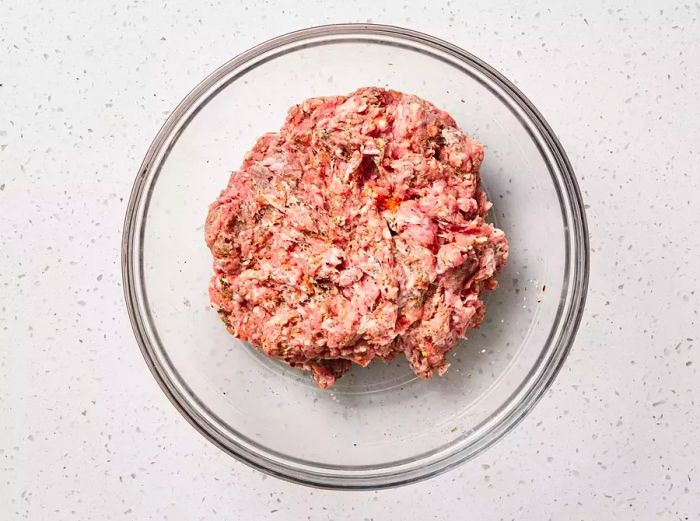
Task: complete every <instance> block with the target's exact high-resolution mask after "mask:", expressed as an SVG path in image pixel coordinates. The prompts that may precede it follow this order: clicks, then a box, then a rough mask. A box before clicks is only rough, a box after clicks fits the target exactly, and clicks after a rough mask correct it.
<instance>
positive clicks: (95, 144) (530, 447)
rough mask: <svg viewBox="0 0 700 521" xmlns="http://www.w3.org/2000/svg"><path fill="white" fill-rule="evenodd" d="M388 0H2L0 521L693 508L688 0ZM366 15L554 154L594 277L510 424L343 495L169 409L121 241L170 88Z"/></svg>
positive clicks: (699, 83)
mask: <svg viewBox="0 0 700 521" xmlns="http://www.w3.org/2000/svg"><path fill="white" fill-rule="evenodd" d="M195 4H199V5H200V6H201V7H194V5H195ZM234 4H236V5H234ZM406 4H409V5H404V2H390V1H386V2H376V1H367V2H353V1H350V0H348V1H345V2H342V3H339V5H338V7H337V8H336V9H333V10H330V9H328V8H327V7H325V8H324V7H322V6H321V5H320V4H319V5H318V6H314V5H312V4H311V3H307V4H303V5H302V3H296V4H290V3H287V2H264V1H261V2H248V3H247V5H243V4H238V3H234V2H206V3H198V2H184V1H164V2H139V1H132V2H128V3H126V2H116V3H112V2H83V1H77V0H69V1H65V2H60V3H57V2H54V3H53V7H50V6H49V3H48V2H20V1H19V0H17V1H15V0H0V13H1V15H0V415H1V416H0V518H1V519H3V520H4V519H24V518H27V519H81V520H88V519H100V520H102V519H121V518H127V519H128V518H132V519H188V520H194V519H256V520H262V519H271V520H281V519H289V520H297V519H302V520H304V519H310V520H331V519H332V520H342V519H349V520H350V519H351V520H366V519H372V520H375V521H378V520H388V519H401V520H405V519H421V520H424V519H439V520H445V519H459V520H463V519H508V520H510V519H517V520H521V519H527V520H537V521H539V520H546V519H594V520H599V519H629V520H638V519H656V518H659V519H681V520H683V519H700V452H698V440H699V439H700V404H699V403H698V400H700V398H699V397H700V325H699V323H698V321H699V317H698V309H700V267H699V266H700V264H699V262H698V255H699V254H700V233H699V232H698V229H699V228H700V195H699V194H700V166H699V165H700V152H699V151H698V150H699V148H698V147H699V145H700V123H699V122H700V94H699V93H700V67H699V66H698V64H699V63H700V5H699V4H697V3H693V2H688V3H687V5H686V4H685V3H683V2H680V3H678V2H659V3H658V4H659V6H660V5H661V4H663V8H660V7H659V6H657V7H653V8H652V7H642V5H641V3H639V2H635V3H632V2H630V3H624V4H623V3H620V4H617V5H614V4H612V3H603V2H595V5H593V3H592V2H587V4H590V5H588V6H587V7H586V8H585V9H584V8H574V7H563V6H559V5H557V4H559V3H555V2H552V3H551V5H548V4H546V3H539V2H532V1H528V2H517V4H518V5H516V3H514V2H501V1H495V2H482V5H481V6H471V7H460V5H461V3H460V2H456V1H453V2H446V3H440V2H436V3H431V5H430V7H428V3H417V2H410V3H409V2H406ZM367 20H371V21H374V22H380V23H390V24H396V25H404V26H408V27H411V28H414V29H418V30H422V31H425V32H428V33H431V34H434V35H436V36H439V37H442V38H444V39H447V40H450V41H452V42H454V43H456V44H458V45H460V46H462V47H464V48H466V49H468V50H470V51H472V52H473V53H475V54H476V55H478V56H480V57H481V58H483V59H485V60H486V61H488V62H489V63H491V64H492V65H493V66H495V67H496V68H498V69H500V70H501V71H502V72H503V73H505V74H506V75H507V76H508V77H509V78H511V79H512V80H513V81H515V83H516V84H517V85H518V86H519V87H520V88H521V89H522V90H523V91H524V92H525V93H526V95H528V96H529V97H530V99H531V100H532V101H533V102H534V103H535V105H536V106H538V108H539V109H540V110H541V111H542V113H543V114H544V115H545V117H546V118H547V119H548V120H549V122H550V123H551V125H552V127H553V128H554V129H555V131H556V132H557V133H558V135H559V137H560V139H561V141H562V143H563V145H564V147H565V148H566V150H567V151H568V153H569V157H570V159H571V161H572V163H573V166H574V168H575V170H576V172H577V175H578V178H579V181H580V184H581V188H582V190H583V193H584V196H585V199H586V203H587V207H588V217H589V223H590V231H591V246H592V271H591V289H590V293H589V301H588V306H587V309H586V314H585V317H584V320H583V324H582V327H581V331H580V332H579V335H578V339H577V341H576V344H575V346H574V349H573V351H572V353H571V356H570V357H569V359H568V361H567V363H566V366H565V368H564V370H563V371H562V373H561V375H560V376H559V378H558V380H557V382H556V383H555V385H554V386H553V388H552V389H551V390H550V391H549V393H548V394H547V396H546V397H545V398H544V399H543V400H542V401H541V402H540V403H539V405H538V406H537V407H536V408H535V410H534V412H533V413H532V414H530V415H529V416H528V417H527V418H526V420H525V421H524V422H523V423H522V424H521V425H520V426H519V427H518V428H517V429H516V430H515V431H514V432H512V433H511V434H509V435H508V436H507V437H506V438H505V439H504V440H503V441H501V442H500V443H498V444H497V445H496V446H495V447H493V448H491V449H490V450H488V451H487V452H486V453H485V454H483V455H482V456H480V457H478V458H477V459H476V460H473V461H471V462H469V463H467V464H465V465H464V466H462V467H460V468H459V469H457V470H454V471H451V472H449V473H447V474H445V475H442V476H440V477H438V478H435V479H432V480H430V481H427V482H423V483H419V484H417V485H412V486H407V487H403V488H399V489H394V490H386V491H381V492H369V493H341V492H327V491H321V490H314V489H308V488H304V487H301V486H297V485H293V484H289V483H286V482H282V481H279V480H277V479H273V478H268V477H266V476H264V475H262V474H260V473H258V472H256V471H254V470H251V469H249V468H247V467H246V466H244V465H242V464H240V463H238V462H236V461H234V460H232V459H231V458H229V457H226V456H224V455H223V454H222V453H221V452H220V451H219V450H218V449H216V448H215V447H214V446H212V445H210V444H209V443H208V442H207V441H205V440H204V438H202V437H201V436H200V435H199V434H198V433H197V432H196V431H195V430H194V429H192V427H190V426H189V425H188V424H187V422H185V421H184V420H183V419H182V418H181V417H180V416H179V415H178V414H177V413H176V411H175V409H174V408H173V407H172V406H171V405H170V403H168V401H167V399H166V398H165V396H164V395H163V393H162V392H161V390H160V389H159V388H158V386H157V384H156V383H155V381H154V380H153V378H152V377H151V375H150V373H149V372H148V369H147V368H146V365H145V364H144V362H143V359H142V357H141V354H140V352H139V350H138V348H137V346H136V343H135V341H134V338H133V336H132V332H131V329H130V326H129V323H128V319H127V316H126V312H125V306H124V303H123V297H122V288H121V273H120V266H119V248H120V235H121V228H122V219H123V216H124V211H125V207H126V200H127V197H128V194H129V191H130V189H131V184H132V181H133V178H134V175H135V173H136V171H137V169H138V166H139V164H140V161H141V159H142V157H143V155H144V153H145V151H146V149H147V147H148V145H149V144H150V142H151V139H152V138H153V137H154V135H155V133H156V131H157V130H158V128H159V126H160V125H161V123H162V122H163V121H164V119H165V117H166V116H167V115H168V113H169V111H170V110H172V109H173V108H174V107H175V105H176V104H177V103H178V102H179V101H180V99H181V98H182V97H183V96H184V95H185V94H186V93H187V92H188V91H189V89H190V88H191V87H192V86H194V85H195V84H196V83H197V82H198V81H199V80H200V79H202V78H203V77H204V76H206V74H207V73H209V72H210V71H211V70H213V69H214V68H215V67H216V66H218V65H220V64H221V63H223V62H225V61H226V60H227V59H229V58H230V57H232V56H233V55H235V54H237V53H238V52H240V51H242V50H244V49H246V48H248V47H250V46H252V45H253V44H255V43H258V42H260V41H261V40H264V39H267V38H269V37H272V36H275V35H277V34H279V33H283V32H287V31H289V30H292V29H297V28H301V27H304V26H309V25H318V24H322V23H330V22H338V21H367Z"/></svg>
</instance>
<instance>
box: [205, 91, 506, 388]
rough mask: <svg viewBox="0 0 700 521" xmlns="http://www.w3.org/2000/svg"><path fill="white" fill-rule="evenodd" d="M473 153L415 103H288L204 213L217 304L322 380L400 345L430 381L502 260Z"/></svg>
mask: <svg viewBox="0 0 700 521" xmlns="http://www.w3.org/2000/svg"><path fill="white" fill-rule="evenodd" d="M483 157H484V151H483V148H482V146H481V145H480V144H479V143H477V142H476V141H474V140H473V139H470V138H469V137H467V136H466V135H465V134H464V133H462V132H461V131H460V130H459V129H458V128H457V125H456V123H455V122H454V120H453V119H452V118H451V117H450V116H449V115H448V114H447V113H445V112H443V111H441V110H439V109H438V108H436V107H435V106H434V105H432V104H431V103H429V102H427V101H425V100H422V99H420V98H418V97H416V96H411V95H407V94H403V93H400V92H396V91H391V90H384V89H379V88H371V87H370V88H362V89H359V90H357V91H355V92H354V93H352V94H350V95H348V96H333V97H324V98H312V99H308V100H306V101H304V102H303V103H301V104H299V105H296V106H294V107H292V108H291V110H290V111H289V114H288V116H287V120H286V122H285V124H284V125H283V127H282V128H281V130H280V132H279V133H274V134H266V135H264V136H262V137H261V138H259V139H258V141H257V143H256V144H255V145H254V147H253V149H252V150H251V151H250V152H248V154H247V155H246V156H245V159H244V161H243V164H242V166H241V168H240V170H238V171H236V172H234V173H233V174H232V175H231V179H230V181H229V183H228V186H227V187H226V189H225V190H224V191H223V192H222V193H221V195H220V196H219V198H218V199H217V200H216V201H215V202H214V203H213V204H212V205H211V207H210V209H209V214H208V216H207V221H206V229H205V239H206V242H207V245H208V246H209V248H210V249H211V252H212V254H213V256H214V276H213V277H212V280H211V285H210V288H209V294H210V297H211V301H212V304H213V306H214V307H215V308H216V309H217V310H218V312H219V314H220V315H221V318H222V319H223V321H224V323H225V324H226V326H227V328H228V329H229V331H230V332H231V333H232V334H233V335H235V336H237V337H238V338H240V339H242V340H246V341H248V342H250V343H252V344H254V345H255V346H256V347H258V348H259V349H261V350H262V351H263V352H265V353H266V354H267V355H269V356H272V357H275V358H279V359H281V360H284V361H285V362H287V363H288V364H290V365H292V366H294V367H299V368H302V369H306V370H309V371H311V373H312V374H313V376H314V378H315V379H316V381H317V382H318V384H319V385H320V386H321V387H328V386H330V385H332V384H333V383H334V382H335V380H336V379H337V378H339V377H340V376H342V375H343V374H344V373H345V372H347V371H348V370H349V369H350V366H351V363H352V362H355V363H357V364H359V365H361V366H366V365H367V364H369V363H370V362H371V361H372V360H374V359H375V358H380V359H383V360H388V359H390V358H392V357H393V356H394V355H396V354H397V353H399V352H403V353H404V354H405V356H406V358H407V359H408V361H409V363H410V364H411V367H412V369H413V371H414V372H415V373H416V374H417V375H418V376H420V377H422V378H430V377H431V376H432V375H433V374H434V372H435V371H437V372H438V373H440V374H442V373H443V372H444V371H445V370H446V369H447V367H448V366H449V364H448V362H447V360H446V354H447V352H448V351H449V350H450V349H452V348H453V347H454V346H455V344H456V343H457V341H458V339H459V338H460V337H462V336H464V334H465V332H466V331H467V330H468V329H470V328H473V327H476V326H478V325H479V324H480V323H481V321H482V320H483V317H484V304H483V302H482V301H481V300H480V298H479V297H480V295H481V293H482V292H483V291H484V290H490V289H494V288H495V287H496V280H495V277H496V275H497V274H498V272H499V271H500V270H501V268H502V267H503V265H504V264H505V262H506V259H507V257H508V243H507V240H506V237H505V234H504V233H503V232H502V231H501V230H499V229H497V228H494V227H493V226H492V225H491V224H488V223H487V222H485V218H486V215H487V212H488V211H489V208H490V207H491V203H490V202H489V201H488V200H487V198H486V194H485V193H484V192H483V190H482V189H481V183H480V177H479V166H480V165H481V162H482V160H483Z"/></svg>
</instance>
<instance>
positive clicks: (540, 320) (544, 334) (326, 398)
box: [122, 24, 588, 489]
mask: <svg viewBox="0 0 700 521" xmlns="http://www.w3.org/2000/svg"><path fill="white" fill-rule="evenodd" d="M370 85H374V86H387V87H390V88H392V89H396V90H400V91H404V92H408V93H413V94H417V95H418V96H421V97H423V98H425V99H428V100H430V101H432V102H433V103H435V104H436V105H438V106H439V107H440V108H442V109H444V110H447V111H448V112H449V113H450V114H452V116H454V118H455V119H456V120H457V122H458V124H459V125H460V126H461V128H462V129H463V130H464V131H465V132H467V133H468V134H470V135H472V136H474V137H476V138H477V139H478V140H479V141H480V142H481V143H483V144H484V146H485V149H486V158H485V162H484V165H483V168H482V176H483V181H484V185H485V188H486V190H487V191H488V193H489V196H490V198H491V200H492V201H493V202H494V205H495V206H494V212H493V216H492V219H493V220H494V221H495V222H496V223H497V225H498V226H499V227H500V228H503V229H504V230H505V231H506V233H507V234H508V237H509V240H510V251H511V254H510V260H509V263H508V266H507V268H506V269H505V271H503V273H502V274H501V276H500V286H499V288H498V289H497V290H496V291H495V292H493V293H491V294H489V295H488V297H487V312H486V320H485V322H484V323H483V325H482V326H481V327H480V328H479V329H478V330H474V331H471V332H469V338H468V340H464V341H463V342H462V345H460V346H458V347H457V348H456V349H455V350H454V351H453V354H452V355H451V356H452V360H451V363H452V366H451V368H450V370H449V371H448V372H447V374H446V375H445V376H443V377H436V378H434V379H433V380H431V381H422V380H419V379H417V378H416V377H415V376H414V375H413V373H411V371H410V369H409V367H408V364H407V363H406V362H405V360H403V359H402V357H397V358H396V359H395V361H393V362H391V363H382V362H375V363H373V364H371V365H370V367H369V368H367V369H361V368H359V367H358V368H355V369H353V370H352V371H351V372H350V373H349V374H347V375H346V376H345V377H344V378H342V379H341V380H340V381H339V382H338V383H337V384H336V385H335V386H334V387H333V388H331V389H330V390H321V389H319V388H317V387H316V385H315V384H314V383H313V381H312V380H311V378H310V376H309V375H308V374H307V373H302V372H300V371H297V370H295V369H291V368H289V367H287V366H285V365H284V364H282V363H280V362H276V361H274V360H270V359H268V358H266V357H265V356H263V355H261V354H260V353H259V352H257V351H256V350H255V349H253V348H252V347H251V346H249V345H247V344H245V343H243V342H240V341H238V340H236V339H234V338H233V337H232V336H231V335H229V334H228V333H227V332H226V330H225V328H224V326H223V324H222V323H221V321H220V320H219V318H218V316H217V314H216V313H215V312H214V311H213V310H212V309H211V308H210V306H209V302H208V296H207V285H208V283H209V277H210V275H211V272H212V270H211V255H210V253H209V251H208V249H207V247H206V246H205V244H204V239H203V224H204V219H205V216H206V214H207V206H208V204H209V203H211V202H212V201H214V199H215V198H216V197H217V195H218V194H219V191H220V190H221V189H222V188H223V187H224V186H225V185H226V183H227V181H228V178H229V175H230V172H231V171H232V170H235V169H237V168H238V166H239V165H240V162H241V160H242V157H243V154H244V153H245V152H246V151H247V150H248V149H249V148H250V147H251V146H252V145H253V143H254V141H255V138H256V137H257V136H259V135H260V134H262V133H264V132H269V131H275V130H277V129H279V127H280V126H281V124H282V122H283V120H284V117H285V114H286V111H287V109H288V107H290V106H291V105H293V104H294V103H297V102H299V101H301V100H303V99H305V98H309V97H312V96H321V95H330V94H344V93H348V92H350V91H352V90H354V89H356V88H358V87H361V86H370ZM122 262H123V273H124V287H125V293H126V300H127V305H128V309H129V314H130V317H131V321H132V324H133V328H134V331H135V334H136V338H137V340H138V342H139V344H140V346H141V350H142V351H143V355H144V357H145V359H146V361H147V363H148V365H149V367H150V369H151V371H152V372H153V375H154V376H155V378H156V380H157V381H158V383H159V384H160V386H161V387H162V389H163V391H164V392H165V393H166V394H167V395H168V397H169V398H170V399H171V401H172V402H173V404H174V405H175V406H176V407H177V408H178V410H179V411H180V412H181V413H182V414H183V416H184V417H185V418H187V420H188V421H189V422H190V423H191V424H192V425H193V426H195V427H196V428H197V429H198V430H199V431H200V432H201V433H202V434H203V435H204V436H206V437H207V438H208V439H209V440H211V441H212V442H213V443H215V444H216V445H217V446H219V447H220V448H221V449H222V450H223V451H225V452H226V453H228V454H230V455H232V456H235V457H236V458H238V459H240V460H242V461H244V462H246V463H248V464H250V465H252V466H254V467H256V468H258V469H260V470H263V471H265V472H268V473H270V474H273V475H276V476H279V477H282V478H286V479H289V480H292V481H297V482H301V483H305V484H309V485H315V486H321V487H330V488H341V489H352V488H355V489H358V488H359V489H365V488H379V487H386V486H394V485H399V484H403V483H409V482H412V481H416V480H419V479H424V478H427V477H429V476H432V475H434V474H437V473H439V472H442V471H445V470H446V469H449V468H451V467H454V466H455V465H457V464H459V463H461V462H463V461H465V460H467V459H469V458H471V457H473V456H474V455H475V454H477V453H479V452H481V451H483V450H484V449H486V448H487V447H488V446H490V445H491V444H493V443H494V442H495V441H497V440H498V439H499V438H501V437H502V436H503V435H504V434H505V433H506V432H508V431H509V430H510V429H512V428H513V427H514V426H515V425H516V424H517V423H518V421H519V420H520V419H522V418H523V416H524V415H525V414H526V413H527V412H528V411H529V410H530V409H531V408H532V407H533V405H534V404H535V402H536V401H537V400H538V398H540V397H541V396H542V394H543V393H544V392H545V390H546V389H547V388H548V386H549V385H550V384H551V383H552V380H553V379H554V377H555V376H556V374H557V372H558V370H559V369H560V367H561V365H562V363H563V361H564V358H565V357H566V354H567V352H568V350H569V348H570V346H571V343H572V341H573V338H574V335H575V332H576V329H577V326H578V324H579V320H580V318H581V312H582V309H583V305H584V300H585V294H586V286H587V277H588V244H587V232H586V224H585V215H584V210H583V204H582V202H581V196H580V193H579V191H578V188H577V185H576V180H575V178H574V174H573V172H572V170H571V166H570V164H569V162H568V160H567V158H566V155H565V153H564V151H563V150H562V148H561V145H560V144H559V142H558V141H557V139H556V137H555V135H554V133H553V132H552V130H551V129H550V128H549V126H548V125H547V123H546V122H545V121H544V119H543V117H542V116H541V115H540V114H539V112H537V110H536V109H535V108H534V107H533V106H532V104H531V103H530V102H529V101H528V100H527V99H526V98H525V97H524V96H523V95H522V94H521V93H520V92H519V91H518V90H517V89H516V88H515V87H514V86H513V84H512V83H510V82H509V81H508V80H507V79H505V78H504V77H503V76H502V75H501V74H499V73H498V72H497V71H495V70H494V69H492V68H491V67H490V66H489V65H487V64H486V63H484V62H482V61H481V60H479V59H478V58H476V57H474V56H472V55H470V54H469V53H467V52H465V51H463V50H462V49H459V48H457V47H455V46H453V45H451V44H448V43H446V42H444V41H440V40H438V39H435V38H432V37H430V36H427V35H424V34H420V33H416V32H414V31H409V30H406V29H400V28H396V27H388V26H380V25H365V24H362V25H354V24H350V25H334V26H326V27H315V28H312V29H306V30H303V31H298V32H295V33H291V34H287V35H284V36H281V37H279V38H275V39H273V40H271V41H268V42H266V43H263V44H262V45H259V46H258V47H255V48H254V49H251V50H249V51H247V52H245V53H243V54H241V55H240V56H238V57H236V58H234V59H233V60H231V61H230V62H228V63H226V64H225V65H224V66H222V67H221V68H220V69H218V70H216V71H215V72H214V73H212V74H211V75H210V76H209V77H208V78H206V79H205V80H204V81H203V82H202V83H200V84H199V85H198V86H197V87H196V88H195V89H194V90H193V91H192V92H191V93H190V94H189V95H188V96H187V97H186V98H185V100H184V101H183V102H182V103H181V104H180V105H179V106H178V107H177V109H176V110H175V111H174V112H173V114H172V115H171V116H170V117H169V118H168V120H167V122H166V123H165V125H164V126H163V128H162V129H161V130H160V132H159V133H158V135H157V136H156V138H155V141H154V142H153V144H152V145H151V147H150V149H149V150H148V153H147V155H146V158H145V160H144V162H143V165H142V166H141V170H140V171H139V173H138V176H137V178H136V182H135V185H134V188H133V192H132V194H131V200H130V202H129V206H128V210H127V216H126V222H125V228H124V237H123V250H122Z"/></svg>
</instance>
